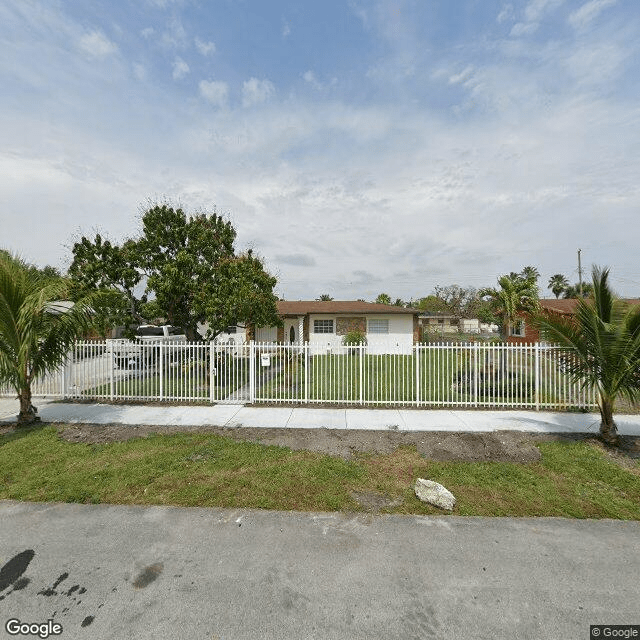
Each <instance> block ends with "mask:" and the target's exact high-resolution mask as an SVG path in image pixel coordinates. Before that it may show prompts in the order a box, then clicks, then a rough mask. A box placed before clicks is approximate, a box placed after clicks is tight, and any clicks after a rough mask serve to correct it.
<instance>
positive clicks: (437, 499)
mask: <svg viewBox="0 0 640 640" xmlns="http://www.w3.org/2000/svg"><path fill="white" fill-rule="evenodd" d="M413 490H414V491H415V493H416V496H418V498H419V499H420V500H422V502H428V503H429V504H432V505H434V506H436V507H440V508H441V509H446V510H447V511H453V507H455V506H456V499H455V497H454V495H453V493H451V491H449V489H447V488H446V487H443V486H442V485H441V484H438V483H437V482H434V481H433V480H425V479H424V478H418V479H417V480H416V486H415V487H414V488H413Z"/></svg>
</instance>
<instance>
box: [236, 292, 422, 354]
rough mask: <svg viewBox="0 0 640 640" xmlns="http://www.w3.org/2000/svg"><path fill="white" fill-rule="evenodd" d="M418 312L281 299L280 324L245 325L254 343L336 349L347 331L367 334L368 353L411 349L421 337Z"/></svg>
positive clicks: (357, 303) (355, 303) (365, 304)
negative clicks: (303, 345)
mask: <svg viewBox="0 0 640 640" xmlns="http://www.w3.org/2000/svg"><path fill="white" fill-rule="evenodd" d="M418 314H419V311H417V310H416V309H406V308H404V307H396V306H392V305H386V304H376V303H373V302H361V301H335V300H330V301H321V300H309V301H306V300H298V301H288V300H280V301H279V302H278V315H279V316H280V318H281V319H282V326H281V327H256V328H255V329H253V328H252V327H248V328H247V339H254V340H256V341H257V342H278V343H281V344H303V343H304V342H309V343H310V345H311V346H312V347H313V346H315V347H319V348H322V349H323V350H325V349H327V350H328V349H332V350H333V349H338V348H340V347H342V340H343V338H344V336H346V335H347V333H349V332H350V331H355V330H357V331H361V332H362V333H364V334H365V335H366V337H367V344H368V345H369V351H370V352H374V353H375V352H376V351H377V352H378V353H384V352H385V350H386V348H387V347H392V348H396V347H404V348H411V347H412V346H413V344H415V343H416V342H418V341H419V340H420V326H419V323H418Z"/></svg>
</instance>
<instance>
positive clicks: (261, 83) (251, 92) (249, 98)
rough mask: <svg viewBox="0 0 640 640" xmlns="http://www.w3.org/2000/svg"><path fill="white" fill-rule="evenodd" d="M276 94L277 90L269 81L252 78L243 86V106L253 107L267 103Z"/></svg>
mask: <svg viewBox="0 0 640 640" xmlns="http://www.w3.org/2000/svg"><path fill="white" fill-rule="evenodd" d="M275 92H276V88H275V86H274V85H273V83H272V82H270V81H269V80H258V79H257V78H251V79H249V80H247V81H246V82H244V83H243V85H242V106H243V107H251V106H253V105H256V104H261V103H263V102H266V101H267V100H269V98H271V97H272V96H274V95H275Z"/></svg>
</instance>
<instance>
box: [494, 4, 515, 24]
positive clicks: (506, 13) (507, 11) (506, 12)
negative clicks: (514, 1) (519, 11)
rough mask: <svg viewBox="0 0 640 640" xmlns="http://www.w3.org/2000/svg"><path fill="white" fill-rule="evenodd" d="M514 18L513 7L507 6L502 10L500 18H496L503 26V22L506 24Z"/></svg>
mask: <svg viewBox="0 0 640 640" xmlns="http://www.w3.org/2000/svg"><path fill="white" fill-rule="evenodd" d="M513 16H514V11H513V5H511V4H505V5H504V7H502V10H501V11H500V13H499V14H498V17H497V18H496V20H497V22H498V23H499V24H501V23H503V22H506V21H507V20H512V19H513Z"/></svg>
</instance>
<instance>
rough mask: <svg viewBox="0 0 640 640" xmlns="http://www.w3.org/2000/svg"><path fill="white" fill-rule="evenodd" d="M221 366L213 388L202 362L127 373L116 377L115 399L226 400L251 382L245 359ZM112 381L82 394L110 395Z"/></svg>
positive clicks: (114, 384)
mask: <svg viewBox="0 0 640 640" xmlns="http://www.w3.org/2000/svg"><path fill="white" fill-rule="evenodd" d="M224 364H225V366H224V367H219V368H218V369H217V370H216V375H215V376H214V378H213V379H214V381H215V382H216V384H215V385H214V388H213V390H211V389H210V386H209V382H210V380H209V373H208V369H207V368H206V367H203V366H202V365H201V364H199V366H198V368H196V367H191V368H188V367H187V366H182V367H179V368H174V369H172V370H169V369H167V370H165V372H164V374H163V375H161V374H160V373H157V372H154V371H153V370H152V371H144V370H143V374H142V375H140V373H138V372H136V371H135V370H134V371H131V372H127V373H126V374H125V377H124V378H120V379H117V378H116V379H114V382H113V394H114V397H116V398H140V399H149V400H159V399H164V398H170V399H181V400H199V399H204V398H209V397H211V394H213V399H214V400H224V399H225V398H226V397H227V396H228V395H230V394H231V393H233V392H234V391H236V390H237V389H239V388H240V387H242V386H244V385H245V384H248V382H249V369H248V362H246V361H229V362H225V363H224ZM110 394H111V384H110V383H107V384H102V385H100V386H98V387H94V388H91V389H88V390H86V391H84V392H83V396H86V397H88V398H91V397H104V396H110Z"/></svg>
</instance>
